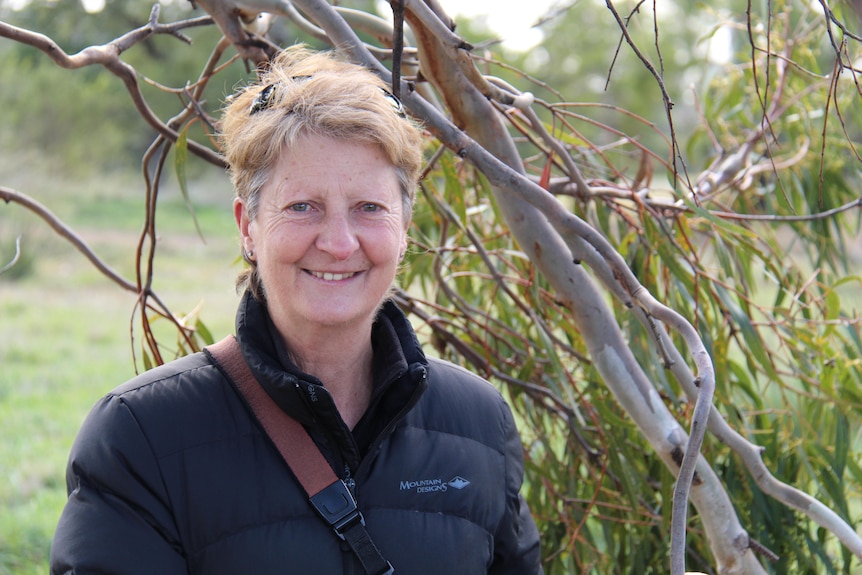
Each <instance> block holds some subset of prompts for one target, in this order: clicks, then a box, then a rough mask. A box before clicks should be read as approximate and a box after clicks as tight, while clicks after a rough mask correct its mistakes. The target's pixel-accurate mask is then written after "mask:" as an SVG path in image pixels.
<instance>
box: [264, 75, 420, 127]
mask: <svg viewBox="0 0 862 575" xmlns="http://www.w3.org/2000/svg"><path fill="white" fill-rule="evenodd" d="M308 78H311V76H295V77H293V78H291V80H307V79H308ZM277 86H278V84H277V83H276V84H269V85H268V86H264V88H263V89H262V90H261V91H260V92H258V94H257V97H256V98H255V99H254V101H253V102H252V103H251V108H249V110H248V115H249V116H253V115H255V114H257V113H258V112H263V111H265V110H268V109H269V108H270V107H272V103H273V95H274V94H275V89H276V87H277ZM380 91H381V92H382V93H383V97H384V98H386V101H387V102H389V104H390V105H391V106H392V109H393V110H395V113H396V114H398V116H399V117H401V118H406V117H407V114H406V113H405V112H404V105H403V104H402V103H401V100H399V99H398V98H396V97H395V94H393V93H392V92H390V91H389V90H386V89H385V88H380Z"/></svg>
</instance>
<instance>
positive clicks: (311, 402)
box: [236, 292, 428, 429]
mask: <svg viewBox="0 0 862 575" xmlns="http://www.w3.org/2000/svg"><path fill="white" fill-rule="evenodd" d="M236 334H237V340H238V341H239V343H240V347H241V348H242V353H243V356H244V357H245V360H246V362H247V363H248V365H249V367H250V368H251V371H252V373H254V375H255V377H256V378H257V380H258V381H259V382H260V384H261V386H262V387H263V388H264V389H265V390H266V391H267V393H268V394H269V395H270V397H272V399H273V400H274V401H275V402H276V403H277V404H278V405H279V407H281V409H282V410H284V411H285V412H286V413H287V414H288V415H290V416H291V417H293V418H294V419H296V420H297V421H299V422H300V423H303V424H304V425H313V424H315V423H321V424H323V425H325V426H326V427H329V428H330V429H333V428H335V427H337V426H338V425H337V424H338V423H339V422H340V416H338V414H337V412H336V410H335V406H334V403H333V402H332V399H331V397H330V396H329V393H328V392H326V390H325V388H324V387H323V385H322V384H321V382H320V381H319V380H318V379H317V378H316V377H314V376H313V375H310V374H307V373H304V372H302V371H301V370H300V369H299V368H298V367H297V366H296V365H295V364H294V363H293V362H292V361H291V360H290V357H289V354H288V352H287V349H286V348H285V345H284V342H283V340H282V338H281V336H280V335H279V333H278V331H277V329H276V328H275V325H274V324H273V322H272V320H271V319H270V317H269V313H268V312H267V309H266V304H265V303H264V302H261V301H259V300H257V299H255V298H254V297H253V296H252V295H251V294H250V293H249V292H246V293H245V294H244V295H243V297H242V300H241V301H240V305H239V309H238V311H237V316H236ZM371 340H372V346H373V348H374V389H373V391H372V404H375V403H378V402H379V401H380V399H381V397H383V396H384V395H385V394H387V392H388V391H390V388H393V384H394V383H395V382H398V385H397V386H394V387H395V388H396V390H397V391H396V393H395V396H396V397H392V398H388V399H387V400H386V401H384V402H383V403H384V404H385V405H386V406H387V409H386V411H387V412H388V413H387V415H389V416H390V417H391V416H394V413H393V412H397V411H400V407H401V404H403V403H405V402H407V401H410V399H409V397H410V396H412V395H414V393H413V392H415V391H421V390H418V389H416V388H417V386H419V382H420V379H421V375H420V374H421V373H424V371H425V368H427V363H428V362H427V359H426V358H425V354H424V352H423V351H422V348H421V346H420V345H419V340H418V339H417V337H416V334H415V332H414V331H413V328H412V326H411V325H410V322H409V321H408V320H407V317H406V316H405V315H404V313H403V312H402V311H401V310H400V309H399V308H398V306H396V305H395V304H394V303H393V302H392V301H389V300H387V301H386V302H385V303H384V304H383V306H382V307H381V309H380V312H378V316H377V319H376V321H375V324H374V327H373V328H372V334H371ZM389 395H392V394H389ZM387 419H388V417H387ZM342 425H343V424H342Z"/></svg>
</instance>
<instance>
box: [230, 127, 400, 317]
mask: <svg viewBox="0 0 862 575" xmlns="http://www.w3.org/2000/svg"><path fill="white" fill-rule="evenodd" d="M234 215H235V217H236V220H237V225H238V226H239V230H240V234H241V236H242V242H243V247H244V248H245V249H246V251H248V252H253V254H254V259H255V260H256V262H257V265H258V271H259V273H260V277H261V281H262V283H263V286H264V290H265V292H266V298H267V308H268V309H269V313H270V315H271V316H272V318H273V321H274V322H275V325H276V327H278V328H279V330H280V331H281V332H282V333H284V334H288V333H290V334H298V333H306V332H305V331H302V330H314V329H319V328H329V327H341V328H343V329H358V330H361V329H363V328H367V327H368V326H370V325H371V322H373V320H374V316H375V315H376V313H377V309H378V308H379V305H380V303H381V302H382V301H383V299H384V298H385V296H386V295H387V293H388V291H389V288H390V287H391V284H392V281H393V280H394V278H395V273H396V270H397V267H398V264H399V262H400V259H401V256H402V254H403V253H404V250H405V249H406V247H407V223H408V222H407V221H405V220H406V215H405V214H404V213H403V205H402V201H401V189H400V187H399V183H398V177H397V174H396V171H395V167H394V166H393V165H392V163H391V162H390V161H389V159H388V158H387V157H386V155H385V153H384V152H383V150H382V149H380V148H379V147H378V146H374V145H370V144H358V143H351V142H347V141H341V140H335V139H331V138H326V137H321V136H306V137H304V138H302V139H301V140H300V141H299V142H297V145H296V146H294V147H293V149H292V150H290V151H287V152H285V153H283V154H282V155H281V157H279V159H278V160H277V161H276V164H275V166H274V167H273V172H272V177H271V178H270V180H269V181H268V182H267V184H266V185H265V186H264V187H263V188H262V189H261V191H260V201H259V204H258V211H257V214H256V216H255V219H254V220H250V219H249V217H248V213H247V211H246V207H245V204H244V202H243V201H242V200H239V199H238V200H237V201H236V203H235V205H234ZM308 333H311V332H308Z"/></svg>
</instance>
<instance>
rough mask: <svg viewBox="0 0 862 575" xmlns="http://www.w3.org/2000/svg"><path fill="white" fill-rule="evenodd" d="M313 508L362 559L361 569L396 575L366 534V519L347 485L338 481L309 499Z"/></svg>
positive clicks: (372, 573)
mask: <svg viewBox="0 0 862 575" xmlns="http://www.w3.org/2000/svg"><path fill="white" fill-rule="evenodd" d="M309 501H311V505H312V506H313V507H314V508H315V509H316V510H317V512H318V513H319V514H320V516H321V517H323V519H324V520H325V521H326V522H327V523H329V525H330V526H331V527H332V529H333V530H334V531H335V534H336V535H337V536H338V538H339V539H341V540H342V541H347V543H348V545H350V548H351V549H352V550H353V552H354V553H356V555H357V557H359V561H360V562H361V563H362V567H363V569H364V570H365V572H366V573H368V574H370V575H393V574H394V573H395V569H393V567H392V564H391V563H389V562H388V561H387V560H386V559H384V558H383V556H382V555H381V554H380V551H379V550H378V549H377V547H376V546H375V545H374V542H373V541H371V538H370V537H369V536H368V532H367V531H366V530H365V518H364V517H363V516H362V513H360V512H359V509H358V507H357V506H356V500H355V499H354V498H353V495H352V494H351V493H350V490H349V489H348V488H347V485H345V483H344V481H342V480H340V479H339V480H337V481H335V482H333V483H331V484H330V485H329V486H327V487H325V488H324V489H322V490H321V491H320V492H318V493H317V494H316V495H314V496H312V497H310V498H309Z"/></svg>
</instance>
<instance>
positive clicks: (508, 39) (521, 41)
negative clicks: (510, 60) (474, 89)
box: [438, 0, 559, 51]
mask: <svg viewBox="0 0 862 575" xmlns="http://www.w3.org/2000/svg"><path fill="white" fill-rule="evenodd" d="M438 2H439V3H440V6H442V7H443V9H444V10H445V11H446V13H447V14H449V15H450V16H452V17H453V18H455V20H456V21H457V19H458V16H459V15H460V16H468V17H471V18H472V17H476V16H483V17H485V18H487V23H488V28H490V29H491V30H493V31H494V32H496V33H497V35H499V36H500V37H501V38H503V43H504V44H505V45H506V46H507V47H509V48H511V49H513V50H520V51H526V50H528V49H530V48H532V47H533V46H535V45H537V44H539V43H540V42H541V41H542V33H541V32H539V31H538V30H535V29H532V28H531V27H532V25H533V24H535V23H536V21H537V20H538V19H539V18H540V17H542V16H544V15H545V13H546V12H547V11H548V9H549V8H550V7H551V6H553V5H555V4H558V3H559V2H557V1H555V0H530V1H529V2H514V1H513V0H438Z"/></svg>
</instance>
